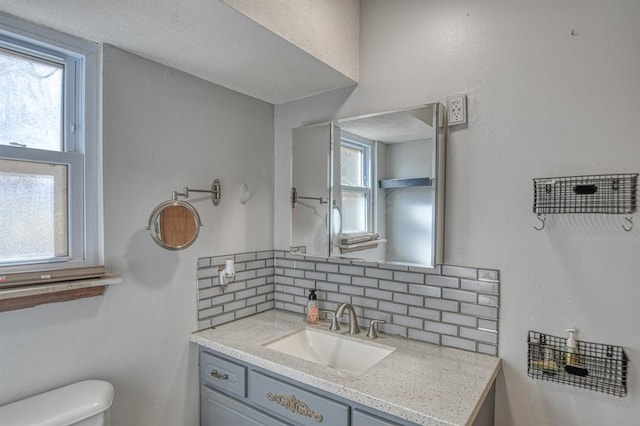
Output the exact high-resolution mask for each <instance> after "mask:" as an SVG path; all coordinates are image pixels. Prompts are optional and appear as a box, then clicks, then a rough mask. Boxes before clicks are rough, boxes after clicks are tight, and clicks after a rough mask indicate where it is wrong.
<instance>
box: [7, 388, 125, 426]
mask: <svg viewBox="0 0 640 426" xmlns="http://www.w3.org/2000/svg"><path fill="white" fill-rule="evenodd" d="M113 395H114V390H113V386H112V385H111V383H109V382H104V381H102V380H85V381H82V382H77V383H73V384H71V385H67V386H64V387H61V388H58V389H54V390H52V391H49V392H45V393H41V394H39V395H35V396H31V397H29V398H25V399H22V400H20V401H16V402H13V403H11V404H7V405H3V406H2V407H0V425H2V426H109V425H111V416H110V415H109V410H110V409H111V403H112V402H113Z"/></svg>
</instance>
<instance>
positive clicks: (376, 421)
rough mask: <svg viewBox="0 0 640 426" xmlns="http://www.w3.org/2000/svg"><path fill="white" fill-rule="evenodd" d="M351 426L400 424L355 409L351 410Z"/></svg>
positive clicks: (394, 425)
mask: <svg viewBox="0 0 640 426" xmlns="http://www.w3.org/2000/svg"><path fill="white" fill-rule="evenodd" d="M351 426H400V423H396V422H392V421H390V420H387V419H383V418H381V417H378V416H375V415H373V414H371V413H367V412H365V411H361V410H358V409H355V410H353V416H352V418H351Z"/></svg>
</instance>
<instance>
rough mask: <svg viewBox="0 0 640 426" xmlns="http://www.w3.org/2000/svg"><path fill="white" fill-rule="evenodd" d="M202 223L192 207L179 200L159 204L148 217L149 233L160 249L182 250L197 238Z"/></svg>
mask: <svg viewBox="0 0 640 426" xmlns="http://www.w3.org/2000/svg"><path fill="white" fill-rule="evenodd" d="M201 226H202V222H201V221H200V216H199V215H198V212H197V211H196V209H195V208H193V206H192V205H191V204H189V203H187V202H185V201H181V200H169V201H165V202H164V203H161V204H159V205H158V206H157V207H156V208H155V209H154V210H153V212H152V213H151V216H150V217H149V228H148V229H149V233H150V234H151V238H153V241H155V242H156V243H157V244H158V245H159V246H160V247H162V248H165V249H167V250H183V249H186V248H187V247H189V246H190V245H191V244H193V243H194V242H195V241H196V239H197V238H198V234H199V233H200V227H201Z"/></svg>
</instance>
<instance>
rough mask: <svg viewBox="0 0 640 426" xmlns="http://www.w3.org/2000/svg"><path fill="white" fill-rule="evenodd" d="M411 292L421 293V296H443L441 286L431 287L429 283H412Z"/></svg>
mask: <svg viewBox="0 0 640 426" xmlns="http://www.w3.org/2000/svg"><path fill="white" fill-rule="evenodd" d="M409 293H411V294H419V295H420V296H428V297H437V298H440V297H442V289H441V288H439V287H431V286H427V285H418V284H410V285H409Z"/></svg>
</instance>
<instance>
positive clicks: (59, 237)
mask: <svg viewBox="0 0 640 426" xmlns="http://www.w3.org/2000/svg"><path fill="white" fill-rule="evenodd" d="M67 168H68V166H67V165H63V164H48V163H36V162H29V161H15V160H0V263H6V262H23V261H34V260H41V259H47V258H52V257H64V256H67V255H68V243H67V222H68V212H67V210H68V207H67V205H68V202H67V201H68V200H67V198H68V197H67V175H68V170H67Z"/></svg>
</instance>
